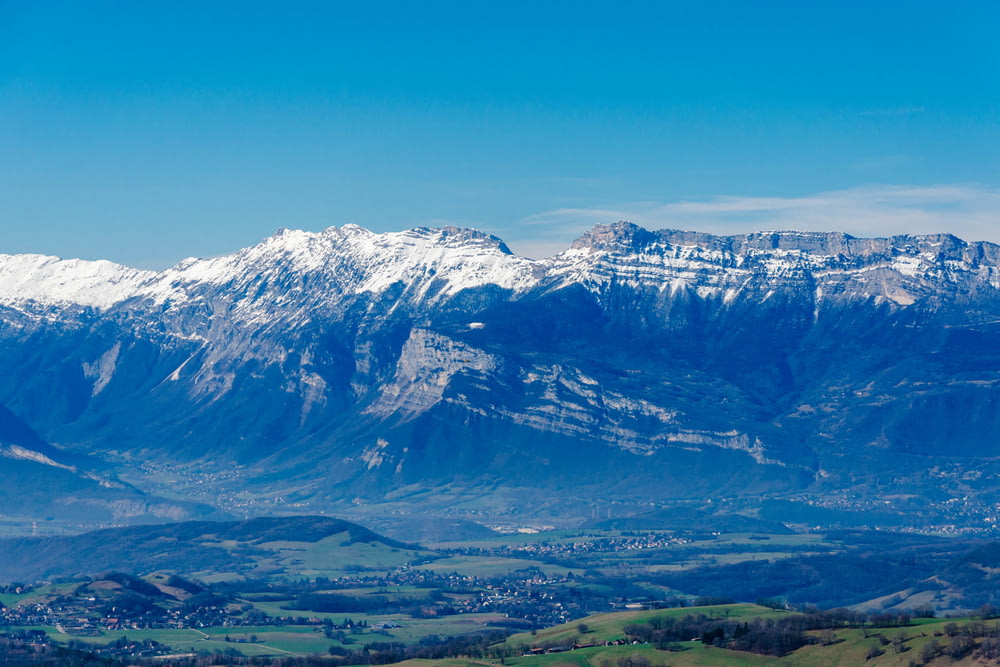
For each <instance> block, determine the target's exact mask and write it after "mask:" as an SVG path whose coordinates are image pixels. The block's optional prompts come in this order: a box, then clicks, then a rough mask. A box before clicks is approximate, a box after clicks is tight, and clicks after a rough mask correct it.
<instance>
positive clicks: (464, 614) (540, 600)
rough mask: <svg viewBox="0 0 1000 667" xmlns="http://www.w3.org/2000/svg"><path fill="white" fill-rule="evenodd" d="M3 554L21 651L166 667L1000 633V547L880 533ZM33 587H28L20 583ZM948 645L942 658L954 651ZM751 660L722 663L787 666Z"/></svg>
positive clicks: (352, 530) (20, 543)
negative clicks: (753, 636) (661, 622)
mask: <svg viewBox="0 0 1000 667" xmlns="http://www.w3.org/2000/svg"><path fill="white" fill-rule="evenodd" d="M97 545H100V546H97ZM0 549H2V550H3V552H4V553H5V554H7V555H8V560H7V562H6V563H5V564H4V569H3V571H2V572H0V580H3V581H6V582H7V583H5V584H3V586H2V587H0V605H2V606H3V607H4V609H3V611H2V613H0V639H2V641H8V642H17V641H21V642H27V643H28V644H33V645H38V646H48V647H50V648H52V650H55V649H56V648H59V647H62V648H61V649H60V650H62V649H72V650H74V651H78V652H81V653H82V654H93V655H96V656H104V657H105V658H107V659H125V658H126V657H128V659H135V658H141V657H143V656H146V657H147V658H152V657H153V656H160V657H158V658H157V659H158V660H160V663H159V664H173V663H170V662H169V661H170V660H182V658H180V657H177V658H170V657H163V656H178V655H183V654H191V656H192V657H191V659H195V658H196V657H197V656H212V659H213V660H222V659H236V658H237V657H238V656H245V657H253V656H258V657H263V656H271V658H272V659H279V658H282V657H284V658H289V659H291V657H294V656H299V657H300V658H302V659H311V658H310V656H317V655H323V656H325V657H324V658H323V659H324V660H328V661H332V662H329V663H328V664H345V665H346V664H371V661H372V660H375V661H376V664H386V662H394V661H397V660H403V659H407V658H417V657H421V656H430V655H431V654H433V655H437V656H438V657H439V658H444V657H449V656H450V657H456V658H457V657H458V656H461V655H472V654H473V653H475V654H476V655H480V656H481V657H482V658H484V659H485V658H490V657H491V656H492V659H494V660H499V659H500V658H503V659H504V661H505V662H507V661H508V660H514V659H515V658H517V656H523V655H525V654H526V653H530V652H531V651H533V650H535V649H538V648H540V649H541V653H543V654H546V652H547V651H550V650H553V649H558V648H566V644H567V641H568V640H569V638H572V639H573V643H574V644H582V645H583V646H582V647H580V648H578V650H579V651H583V653H579V655H581V656H586V655H589V656H590V657H589V658H584V657H581V658H580V660H584V662H579V663H574V664H593V665H598V664H600V663H599V661H594V660H593V659H596V658H597V657H599V658H600V659H605V658H608V657H609V656H611V657H613V658H614V659H617V658H618V657H620V656H623V655H632V654H631V653H627V652H625V651H624V649H622V648H621V647H617V646H605V642H615V641H622V642H623V643H624V644H626V645H628V646H630V647H631V646H633V642H638V644H637V645H638V646H639V648H637V649H635V650H637V651H639V653H638V655H640V656H645V657H646V659H649V660H653V662H651V663H648V664H688V662H685V660H694V661H695V663H694V664H715V663H714V662H705V663H698V662H697V661H698V660H707V659H708V658H706V655H704V654H703V653H702V652H703V651H704V650H706V649H705V648H700V647H706V646H708V647H711V646H715V644H713V642H714V639H709V640H708V641H704V640H703V639H701V638H699V639H698V640H697V642H696V643H694V644H691V643H689V639H690V638H689V637H686V636H685V637H680V636H679V635H676V633H675V635H669V636H664V637H663V638H661V639H658V640H655V641H652V640H651V639H650V636H647V635H644V634H643V633H644V632H647V631H645V630H641V628H638V626H642V625H643V624H644V623H647V622H648V619H649V618H651V616H650V614H652V615H653V616H655V617H657V618H659V617H661V616H662V615H663V614H666V615H667V616H664V617H663V618H666V617H669V618H674V619H678V620H680V619H687V618H688V617H690V619H694V620H690V619H688V620H685V622H686V623H690V624H693V625H691V627H694V626H697V628H698V630H697V632H695V631H694V630H691V629H690V628H689V629H680V627H679V628H678V630H677V632H680V633H681V634H690V633H692V632H695V634H697V635H699V637H701V635H703V634H706V633H715V632H716V629H717V628H718V627H722V628H723V630H722V633H723V634H722V635H720V636H721V637H722V638H723V640H725V641H723V642H722V644H721V645H723V646H724V645H726V642H728V641H729V638H730V634H731V633H732V632H735V631H736V630H734V628H735V627H736V626H734V625H733V623H734V622H738V621H739V619H741V618H744V617H745V618H746V619H748V622H749V621H750V620H753V622H754V623H757V622H765V621H768V619H775V618H785V617H788V618H792V617H794V618H799V617H802V615H803V614H804V615H805V616H806V617H808V616H809V615H810V614H812V615H814V616H816V619H814V620H812V621H809V622H808V623H806V624H805V625H802V624H801V623H804V621H803V622H798V621H797V623H799V625H795V626H794V630H793V629H786V630H781V631H780V632H779V634H780V633H786V634H787V633H792V634H789V635H787V636H788V637H792V635H794V636H795V637H798V639H795V640H794V642H793V644H794V647H792V645H791V644H790V645H789V648H786V649H782V650H779V651H778V652H777V653H775V654H774V655H775V656H776V659H779V660H784V659H785V658H782V657H781V656H784V655H785V654H786V653H794V654H796V655H798V654H799V652H800V651H806V652H809V651H816V650H819V647H816V646H814V644H815V643H819V642H820V641H821V640H822V642H823V644H822V645H823V646H834V645H838V646H839V645H840V643H841V642H843V643H845V646H841V649H843V650H846V649H848V648H850V650H851V651H856V650H860V649H859V648H858V647H859V646H862V645H864V646H867V645H869V644H872V645H874V643H873V642H870V641H863V639H868V638H871V637H875V636H876V635H879V634H881V635H882V636H884V637H890V639H889V640H888V641H887V642H886V645H887V644H888V643H890V642H891V641H893V639H892V637H895V636H897V635H898V634H899V633H900V632H902V633H903V634H906V633H910V634H909V635H907V636H906V638H904V639H903V640H901V641H902V642H903V643H906V642H911V639H910V637H911V635H912V636H913V637H919V639H916V640H912V644H911V648H915V649H919V650H922V648H920V647H918V646H917V645H918V644H919V645H920V646H922V645H923V644H925V643H927V642H926V641H925V640H924V638H925V637H928V636H934V635H933V633H930V634H928V633H927V629H928V628H929V627H930V626H928V625H927V624H928V623H932V622H933V623H938V625H937V626H934V630H935V631H938V630H940V628H943V627H944V626H945V625H946V624H947V623H948V622H949V621H948V620H947V619H944V620H941V621H938V620H936V618H940V617H941V616H945V615H955V619H956V620H953V621H950V622H951V623H952V624H955V623H962V624H963V627H964V624H965V623H966V622H970V621H964V620H961V619H962V618H963V616H962V615H963V614H965V615H968V614H972V615H978V616H979V617H990V616H991V615H992V614H994V613H995V610H996V609H998V608H1000V595H998V593H997V591H998V590H1000V588H998V587H997V586H996V584H995V582H994V581H993V577H994V575H993V574H990V572H992V571H993V568H996V567H997V566H1000V560H998V558H1000V556H998V554H1000V550H998V547H997V543H995V542H984V541H982V540H975V539H971V538H967V539H964V540H963V539H960V538H954V537H953V538H947V539H946V538H931V537H925V536H916V535H912V534H911V535H906V534H899V533H886V532H871V531H868V532H866V531H830V532H825V533H810V534H797V533H792V532H790V531H787V530H786V531H783V532H781V533H773V534H767V533H757V532H751V533H717V532H701V531H696V530H678V531H662V530H661V531H648V530H647V531H641V530H638V531H637V530H614V529H607V528H604V529H600V528H592V529H583V530H559V531H544V532H536V533H522V534H507V535H495V536H492V537H485V538H478V539H469V540H462V541H444V542H438V543H433V544H427V545H416V544H405V543H401V542H397V541H395V540H391V539H389V538H385V537H382V536H379V535H378V534H376V533H373V532H371V531H368V530H367V529H364V528H362V527H360V526H357V525H356V524H352V523H347V522H344V521H341V520H337V519H331V518H326V517H297V518H296V517H287V518H273V519H268V518H260V519H253V520H249V521H243V522H222V523H217V522H193V523H180V524H166V525H162V526H148V527H134V528H119V529H108V530H103V531H98V532H96V533H88V534H83V535H80V536H71V537H38V538H16V539H15V538H7V539H4V540H0ZM18 574H20V575H26V576H24V577H22V578H21V579H19V580H17V581H14V580H13V579H12V577H13V576H15V575H18ZM734 604H735V606H733V605H734ZM706 605H708V606H706ZM755 605H756V606H755ZM762 605H763V606H762ZM820 609H827V610H829V609H839V610H841V611H838V612H820V611H819V610H820ZM660 610H662V611H660ZM823 614H827V615H826V616H823ZM837 614H840V615H839V616H838V615H837ZM817 615H818V616H817ZM966 618H967V617H966ZM643 619H645V620H643ZM712 619H714V621H713V620H712ZM824 619H825V620H824ZM831 619H834V620H831ZM713 623H714V625H712V624H713ZM810 623H811V624H812V625H815V627H814V628H812V629H810V627H812V626H810V625H809V624H810ZM831 623H832V624H833V625H830V624H831ZM706 624H708V625H706ZM817 624H818V625H817ZM823 624H827V625H823ZM709 625H711V627H709ZM581 627H582V628H584V629H583V630H581V629H580V628H581ZM646 627H649V628H651V630H649V632H652V631H653V630H656V629H657V628H658V627H662V626H658V625H656V623H654V624H653V625H651V626H646ZM768 627H770V626H768ZM886 627H889V628H892V629H893V632H889V631H882V630H880V629H881V628H886ZM975 627H976V628H977V629H976V630H975V633H974V634H975V637H976V638H977V639H976V640H975V642H973V643H974V644H975V647H976V648H980V647H983V646H987V644H986V643H984V642H985V640H986V639H988V638H989V636H992V635H990V634H989V633H990V632H993V631H992V630H989V631H987V630H988V628H987V626H981V627H980V626H975ZM549 628H552V629H551V630H550V629H549ZM637 628H638V629H637ZM989 628H992V625H990V626H989ZM824 629H826V630H828V631H834V632H835V634H836V633H842V634H841V637H842V638H841V639H837V638H834V639H831V638H830V636H829V634H828V633H827V634H823V630H824ZM772 630H773V628H772ZM761 631H762V632H763V629H762V630H761ZM918 631H919V632H923V634H919V632H918ZM739 632H745V631H744V630H740V631H739ZM802 632H805V633H806V634H804V635H803V634H801V633H802ZM956 632H957V631H955V632H952V633H951V634H949V635H947V636H948V637H949V638H951V637H954V636H957V635H956ZM32 633H35V634H32ZM517 633H521V634H517ZM630 633H631V634H630ZM637 633H638V634H637ZM727 633H729V634H727ZM810 633H812V634H810ZM508 635H512V636H510V637H509V638H508ZM706 636H707V635H706ZM782 636H784V635H782ZM581 637H584V638H585V639H586V641H583V640H581ZM712 637H715V635H714V634H712ZM811 637H812V638H818V639H815V641H814V639H811ZM847 637H850V639H849V640H848V639H846V638H847ZM738 638H739V637H738V636H736V637H735V638H733V640H734V641H735V639H738ZM789 641H792V640H791V639H789ZM947 641H948V640H941V641H940V642H939V644H940V652H941V654H942V655H944V654H945V652H946V651H947V650H948V649H947ZM970 641H971V640H970ZM883 646H885V645H883ZM969 646H972V644H969ZM601 647H603V648H601ZM713 650H714V649H713ZM741 650H746V649H741ZM761 650H763V649H760V650H758V649H752V650H750V652H751V653H753V652H754V651H757V652H760V651H761ZM774 650H777V649H766V650H763V653H764V654H765V655H767V654H768V653H769V652H772V651H774ZM866 650H867V649H866ZM956 650H957V649H956ZM973 650H974V649H973V648H969V647H967V651H966V652H967V653H970V654H971V652H972V651H973ZM984 650H985V649H984ZM691 651H693V652H691ZM664 652H665V653H664ZM677 652H679V654H678V655H674V653H677ZM689 652H690V653H689ZM903 652H905V651H896V652H895V653H890V652H889V651H888V650H885V649H883V653H880V654H879V655H883V654H885V655H886V656H888V655H897V654H901V653H903ZM547 655H553V653H548V654H547ZM574 655H577V653H576V652H574ZM708 655H715V653H713V651H712V650H710V651H709V654H708ZM720 655H721V654H720ZM911 655H916V654H911ZM227 656H228V658H227ZM374 656H381V657H379V658H375V657H374ZM685 656H686V657H685ZM530 658H531V659H533V660H534V659H538V660H542V662H540V663H539V664H548V663H546V662H545V658H544V657H539V656H534V655H533V656H530ZM592 658H593V659H592ZM183 659H186V658H183ZM523 659H525V660H528V659H529V658H523ZM712 659H714V658H712ZM746 659H747V660H749V662H740V660H743V659H742V658H740V659H738V660H737V662H734V663H726V662H723V663H719V664H770V663H767V662H760V663H757V662H753V659H751V658H749V657H748V658H746ZM886 659H888V658H886ZM588 660H589V662H587V661H588ZM657 660H658V661H659V662H657ZM678 660H680V662H678ZM163 661H168V662H163ZM176 664H178V665H180V664H186V663H183V662H177V663H176ZM215 664H223V663H215ZM526 664H528V663H526ZM532 664H533V663H532ZM775 664H781V663H775ZM794 664H799V663H798V662H795V663H794ZM803 664H811V663H808V662H807V663H803ZM875 664H880V663H875ZM886 664H894V663H892V662H887V663H886Z"/></svg>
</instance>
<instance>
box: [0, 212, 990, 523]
mask: <svg viewBox="0 0 1000 667" xmlns="http://www.w3.org/2000/svg"><path fill="white" fill-rule="evenodd" d="M12 276H18V278H17V279H14V278H12ZM998 322H1000V248H998V247H997V246H995V245H993V244H989V243H966V242H964V241H961V240H960V239H957V238H955V237H952V236H949V235H931V236H919V237H916V236H900V237H893V238H891V239H857V238H853V237H850V236H847V235H844V234H835V233H830V234H818V233H800V232H768V233H757V234H750V235H744V236H733V237H717V236H711V235H707V234H700V233H693V232H680V231H673V230H664V231H658V232H651V231H647V230H644V229H641V228H639V227H636V226H635V225H631V224H629V223H616V224H613V225H598V226H597V227H595V228H594V229H593V230H592V231H590V232H588V233H587V234H585V235H583V236H582V237H581V238H580V239H579V240H577V242H575V243H574V245H573V247H572V248H570V249H569V250H567V251H565V252H563V253H561V254H559V255H557V256H555V257H552V258H549V259H546V260H541V261H535V260H529V259H525V258H521V257H517V256H515V255H513V254H511V253H510V251H509V250H508V249H507V248H506V246H505V245H504V244H503V243H502V242H501V241H500V240H499V239H496V238H495V237H490V236H487V235H484V234H482V233H480V232H476V231H474V230H462V229H454V228H446V229H440V230H428V229H417V230H410V231H407V232H400V233H395V234H373V233H371V232H368V231H367V230H363V229H361V228H359V227H353V226H347V227H344V228H340V229H337V228H331V229H329V230H326V231H324V232H319V233H308V232H294V231H287V230H283V231H280V232H279V233H278V234H276V235H275V236H273V237H271V238H269V239H267V240H265V241H264V242H262V243H261V244H259V245H257V246H254V247H252V248H248V249H246V250H243V251H240V252H238V253H235V254H233V255H230V256H226V257H221V258H215V259H209V260H187V261H185V262H182V263H181V264H179V265H177V266H175V267H173V268H171V269H169V270H167V271H163V272H159V273H155V272H140V271H134V270H132V269H127V268H125V267H119V266H115V265H111V264H109V263H86V262H79V261H77V260H70V261H61V260H55V259H52V258H39V257H37V256H15V257H11V256H5V257H0V363H3V364H4V367H5V368H7V369H8V373H7V374H6V375H5V377H3V378H0V402H2V403H4V404H6V405H7V406H8V407H10V408H11V409H12V410H14V411H15V412H16V413H17V414H19V415H21V416H22V417H23V418H24V419H25V420H26V421H27V422H28V423H29V424H31V425H32V427H34V428H35V429H36V430H38V432H39V433H41V434H42V435H43V436H44V438H45V439H47V440H49V441H52V442H57V443H59V444H60V446H61V448H62V449H64V450H71V451H74V452H79V453H87V454H97V455H100V456H103V457H106V458H108V459H109V460H111V461H113V462H114V463H115V464H116V465H118V466H119V469H120V470H121V471H122V474H123V475H125V476H126V478H127V479H129V480H130V481H133V482H134V483H136V484H138V485H139V486H141V487H142V488H146V489H150V490H154V491H164V492H169V491H170V490H171V489H172V490H173V492H177V490H178V487H177V479H178V478H179V479H181V480H187V481H188V482H189V486H187V487H186V488H181V491H182V492H184V493H185V494H186V495H187V497H194V498H203V499H205V500H212V501H214V502H219V503H222V504H223V505H226V506H229V507H231V508H236V507H239V508H242V509H241V510H240V511H246V512H251V513H252V512H257V511H265V510H267V509H274V508H280V509H289V508H291V507H303V508H306V507H320V508H323V507H338V508H357V507H361V506H363V505H366V504H371V503H376V504H382V505H384V507H385V508H386V509H385V511H386V512H389V511H395V510H398V509H399V507H401V506H393V505H392V504H393V503H403V502H406V503H409V504H410V505H412V506H413V507H422V508H424V509H428V508H430V509H434V508H439V509H442V510H443V509H445V508H451V507H453V506H454V507H455V509H456V510H457V511H463V512H468V513H469V514H471V515H475V514H477V513H480V512H484V511H485V512H487V515H492V516H494V517H496V516H501V517H502V516H514V515H523V514H535V515H543V516H563V517H565V516H581V517H583V516H589V514H590V511H589V507H590V504H591V503H592V502H593V501H594V500H595V499H598V500H599V499H621V498H623V497H629V498H631V499H633V500H634V502H635V503H639V504H641V503H643V502H652V503H656V502H660V501H664V500H669V499H676V498H708V497H723V498H736V497H739V496H745V495H747V494H772V495H784V496H791V497H795V498H799V499H811V500H813V501H817V500H822V501H823V502H835V503H844V502H846V503H849V504H851V508H852V509H864V508H865V506H866V504H869V503H875V502H879V501H878V500H877V498H880V497H884V496H889V497H891V498H893V499H894V500H893V502H894V503H896V506H897V507H898V509H899V510H900V511H902V512H906V511H909V510H908V509H907V508H908V507H909V505H908V503H910V504H915V505H919V504H920V503H924V504H927V502H928V501H929V502H930V503H931V504H932V505H933V504H935V503H936V504H937V505H935V506H936V507H938V508H939V511H938V510H935V511H936V512H937V514H935V513H934V512H935V511H932V512H929V513H925V514H922V515H920V516H919V517H916V518H915V520H918V521H921V522H925V523H926V522H934V521H937V520H938V519H940V518H941V517H942V516H944V515H945V514H947V513H948V511H946V507H945V503H946V502H949V501H951V499H953V498H955V497H964V498H966V499H967V501H963V502H966V504H967V505H968V506H967V507H965V509H963V512H967V513H968V515H969V517H972V516H973V515H975V514H976V513H977V512H979V513H980V514H979V515H981V514H982V512H984V511H985V509H986V506H987V505H988V504H989V503H990V502H991V499H992V498H994V497H995V494H996V492H997V491H998V489H997V486H996V484H995V483H994V482H993V481H992V480H993V479H995V477H994V476H993V475H992V474H991V473H993V472H1000V471H996V470H994V468H995V467H996V464H995V462H994V457H995V451H996V450H995V443H996V442H998V439H1000V416H998V415H1000V411H998V410H997V409H996V406H997V404H998V401H1000V382H998V381H1000V345H998V339H997V337H996V327H997V326H998V324H997V323H998ZM234 466H235V472H234V471H233V470H234ZM165 469H170V470H174V469H176V470H179V471H181V472H180V473H178V475H179V477H178V475H173V476H170V475H168V476H166V477H165V476H164V474H162V473H163V470H165ZM976 471H978V472H976ZM167 477H169V479H170V482H171V486H167V485H166V484H165V483H164V479H166V478H167ZM539 488H541V489H545V490H544V491H539V490H538V489H539ZM198 493H200V494H203V495H201V496H198V495H192V494H198ZM918 501H919V502H918ZM630 502H632V500H630ZM394 507H395V510H394V509H393V508H394ZM622 511H639V508H638V506H637V507H636V508H635V509H634V510H626V509H625V508H624V507H623V510H622ZM952 514H953V512H952ZM977 516H978V515H977ZM970 521H972V519H971V518H970Z"/></svg>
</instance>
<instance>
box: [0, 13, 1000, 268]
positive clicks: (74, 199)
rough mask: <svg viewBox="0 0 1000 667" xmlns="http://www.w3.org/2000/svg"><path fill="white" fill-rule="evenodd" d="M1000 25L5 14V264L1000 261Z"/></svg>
mask: <svg viewBox="0 0 1000 667" xmlns="http://www.w3.org/2000/svg"><path fill="white" fill-rule="evenodd" d="M289 6H292V7H291V8H289ZM998 26H1000V3H998V2H996V1H995V0H989V1H982V2H963V1H961V0H958V1H951V2H921V1H920V0H911V1H909V2H803V1H801V0H798V1H795V2H767V1H764V0H762V1H760V2H747V1H733V2H711V1H702V0H698V1H694V0H692V1H691V2H668V1H667V0H662V1H660V2H615V3H611V2H600V3H596V2H585V1H576V2H537V1H536V2H513V1H505V2H491V3H487V2H475V1H471V0H466V1H464V2H434V1H430V2H405V3H397V2H381V3H380V2H316V3H308V2H301V3H279V2H272V3H261V2H250V1H241V2H183V1H178V0H171V1H170V2H159V3H153V2H132V1H123V2H101V1H100V0H94V1H89V2H84V1H83V0H79V1H77V2H57V1H48V0H23V1H22V0H0V231H2V232H3V233H2V236H0V252H7V253H15V252H40V253H45V254H55V255H60V256H64V257H85V258H100V257H103V258H109V259H113V260H116V261H120V262H123V263H127V264H131V265H136V266H144V267H160V266H165V265H168V264H170V263H173V262H174V261H177V260H179V259H181V258H182V257H186V256H190V255H195V256H208V255H215V254H221V253H225V252H230V251H233V250H235V249H237V248H240V247H243V246H246V245H250V244H252V243H255V242H257V241H259V240H260V239H261V238H263V237H265V236H267V235H269V234H270V233H272V232H273V231H274V230H275V229H276V228H278V227H292V228H300V229H312V230H319V229H322V228H324V227H327V226H330V225H341V224H344V223H348V222H351V223H356V224H360V225H362V226H365V227H368V228H370V229H373V230H376V231H389V230H399V229H405V228H408V227H414V226H422V225H440V224H460V225H468V226H475V227H479V228H482V229H486V230H488V231H491V232H493V233H496V234H498V235H500V236H502V237H504V238H506V239H508V241H510V242H511V245H512V246H513V247H514V248H515V250H520V251H523V252H526V253H528V254H536V255H537V254H542V253H543V252H545V251H548V250H550V249H555V248H557V247H560V246H563V247H564V246H565V245H568V243H569V241H570V240H571V239H572V238H573V237H574V236H575V235H576V234H577V233H578V232H579V231H580V230H581V229H584V228H586V227H589V226H590V225H592V224H593V223H594V222H607V221H610V220H608V219H607V218H614V217H618V216H620V217H630V218H634V219H636V220H637V221H639V222H641V223H643V224H646V225H647V226H651V227H665V226H676V227H694V228H705V229H710V230H713V231H736V232H740V231H748V230H749V229H751V228H753V227H766V228H778V227H796V226H798V227H803V228H808V227H818V228H840V229H844V230H847V231H851V232H853V233H870V234H879V233H896V232H899V231H914V232H923V231H929V229H927V228H926V227H928V226H930V227H938V228H943V227H948V229H942V231H954V232H955V233H959V234H960V235H964V236H967V237H982V238H985V237H988V236H990V234H991V233H992V234H993V235H994V237H995V240H998V241H1000V39H998V38H997V27H998ZM994 228H995V229H997V230H998V231H997V232H996V233H993V232H992V231H991V230H993V229H994Z"/></svg>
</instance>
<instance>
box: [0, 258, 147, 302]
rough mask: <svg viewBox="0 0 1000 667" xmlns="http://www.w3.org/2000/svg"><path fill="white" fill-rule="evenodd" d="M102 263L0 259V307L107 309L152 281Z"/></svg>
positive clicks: (144, 274)
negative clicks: (28, 306)
mask: <svg viewBox="0 0 1000 667" xmlns="http://www.w3.org/2000/svg"><path fill="white" fill-rule="evenodd" d="M155 276H156V273H155V272H152V271H140V270H138V269H130V268H128V267H127V266H122V265H120V264H115V263H113V262H108V261H105V260H98V261H86V260H82V259H60V258H58V257H48V256H46V255H0V304H2V305H8V306H14V307H24V306H27V305H29V304H31V303H38V304H44V305H56V306H72V305H75V306H83V307H90V308H97V309H104V308H108V307H110V306H111V305H113V304H115V303H118V302H120V301H123V300H125V299H127V298H129V297H130V296H132V295H133V294H134V293H135V291H136V289H137V287H138V286H139V285H142V284H144V283H146V282H149V281H151V280H152V279H153V278H155Z"/></svg>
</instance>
